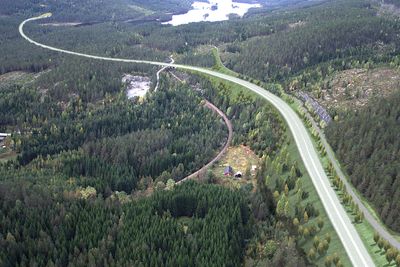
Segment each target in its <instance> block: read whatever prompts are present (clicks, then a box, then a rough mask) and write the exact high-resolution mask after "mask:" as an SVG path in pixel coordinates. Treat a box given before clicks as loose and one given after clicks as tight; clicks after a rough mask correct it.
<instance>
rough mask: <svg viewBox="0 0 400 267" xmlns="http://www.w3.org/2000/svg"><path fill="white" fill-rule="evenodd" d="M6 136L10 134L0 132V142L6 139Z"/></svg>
mask: <svg viewBox="0 0 400 267" xmlns="http://www.w3.org/2000/svg"><path fill="white" fill-rule="evenodd" d="M8 136H11V134H6V133H0V143H3V141H4V139H6V138H7V137H8Z"/></svg>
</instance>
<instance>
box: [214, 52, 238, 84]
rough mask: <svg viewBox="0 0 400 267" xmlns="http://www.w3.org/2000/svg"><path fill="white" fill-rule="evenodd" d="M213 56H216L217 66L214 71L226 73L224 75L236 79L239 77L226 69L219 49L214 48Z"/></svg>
mask: <svg viewBox="0 0 400 267" xmlns="http://www.w3.org/2000/svg"><path fill="white" fill-rule="evenodd" d="M211 52H212V54H213V56H214V60H215V65H214V67H213V70H216V71H218V72H221V73H224V74H228V75H231V76H234V77H237V76H238V74H237V73H236V72H234V71H232V70H230V69H228V68H227V67H225V65H224V64H223V63H222V60H221V57H220V56H219V52H218V48H213V49H212V50H211Z"/></svg>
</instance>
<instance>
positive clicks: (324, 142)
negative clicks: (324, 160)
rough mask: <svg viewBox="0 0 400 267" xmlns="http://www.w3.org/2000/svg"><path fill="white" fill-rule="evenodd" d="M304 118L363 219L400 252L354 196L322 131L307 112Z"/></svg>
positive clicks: (390, 237) (382, 227)
mask: <svg viewBox="0 0 400 267" xmlns="http://www.w3.org/2000/svg"><path fill="white" fill-rule="evenodd" d="M306 116H307V117H308V118H309V119H310V121H311V123H312V125H313V128H314V129H315V130H316V131H317V132H318V134H319V136H320V139H321V142H322V145H323V146H324V148H325V150H326V154H327V156H328V158H329V160H330V161H331V162H332V164H333V168H334V169H335V171H336V174H337V175H338V176H339V178H340V180H342V181H343V183H344V185H345V187H346V189H347V192H348V193H349V194H350V195H351V197H352V198H353V200H354V202H355V203H356V204H357V205H358V207H359V208H360V210H361V211H362V213H364V219H365V220H367V222H368V223H369V224H371V226H372V227H373V228H374V229H375V231H377V232H378V233H379V235H380V236H381V237H382V238H384V239H385V240H387V241H388V242H389V243H390V244H391V245H392V246H393V247H394V248H396V249H398V250H400V242H399V241H398V240H397V239H396V238H394V237H393V235H391V234H390V233H389V232H388V231H387V230H386V228H385V227H384V226H383V225H382V224H381V223H380V222H379V221H378V220H377V219H376V218H375V217H374V216H373V215H372V214H371V212H370V211H369V209H368V208H367V207H366V206H365V205H364V203H363V202H362V201H361V199H360V197H359V196H358V195H357V194H356V192H355V191H354V190H353V187H352V185H351V184H350V183H349V181H348V180H347V178H346V176H345V174H344V173H343V171H342V168H341V167H340V164H339V162H338V161H337V159H336V156H335V152H334V151H333V149H332V148H331V146H330V145H329V143H328V141H327V140H326V137H325V134H324V133H323V131H322V130H321V129H320V128H319V126H318V124H317V123H316V122H315V121H314V118H313V117H312V116H311V115H310V114H309V113H308V112H307V113H306Z"/></svg>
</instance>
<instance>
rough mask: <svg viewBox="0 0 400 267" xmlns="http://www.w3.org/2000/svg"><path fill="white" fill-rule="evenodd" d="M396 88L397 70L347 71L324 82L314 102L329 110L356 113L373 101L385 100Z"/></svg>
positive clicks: (384, 68) (398, 79) (398, 77)
mask: <svg viewBox="0 0 400 267" xmlns="http://www.w3.org/2000/svg"><path fill="white" fill-rule="evenodd" d="M399 85H400V71H399V70H396V69H392V68H388V67H381V68H375V69H371V70H367V69H349V70H345V71H340V72H337V73H335V74H333V75H332V76H331V77H329V78H327V79H325V81H324V82H323V86H322V88H321V97H320V98H317V100H318V102H319V103H320V104H321V105H322V106H324V107H326V108H328V109H329V108H336V109H357V108H360V107H363V106H365V105H366V104H367V103H368V101H370V100H371V99H373V98H374V97H385V96H388V95H389V94H390V93H391V92H393V91H394V90H395V89H396V88H399ZM315 96H316V95H315V94H314V97H315Z"/></svg>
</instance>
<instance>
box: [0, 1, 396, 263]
mask: <svg viewBox="0 0 400 267" xmlns="http://www.w3.org/2000/svg"><path fill="white" fill-rule="evenodd" d="M193 2H194V1H192V0H188V1H186V0H163V1H158V0H151V1H141V0H116V1H104V0H91V1H88V0H84V1H77V0H72V1H55V0H45V1H43V3H42V2H40V3H39V2H38V1H36V0H28V1H25V0H13V1H11V0H2V1H1V2H0V32H1V35H0V114H1V115H0V132H2V133H3V132H4V133H12V135H11V136H10V137H8V138H6V139H5V141H4V143H3V144H4V148H1V147H0V266H7V267H8V266H68V267H69V266H296V267H297V266H300V267H302V266H333V265H335V266H347V265H349V266H350V264H351V263H350V260H349V259H348V258H347V256H346V255H345V254H344V253H343V251H344V248H343V245H342V243H341V241H340V239H339V237H338V236H337V235H336V232H335V229H334V228H333V226H332V225H331V223H330V221H329V218H328V216H327V214H326V212H325V210H324V207H323V206H322V204H321V203H320V201H319V199H318V195H317V194H316V191H315V188H314V187H313V184H312V183H311V181H310V179H309V177H308V173H307V172H306V170H305V168H304V166H303V164H302V162H301V158H300V157H299V155H298V154H297V150H296V148H295V144H294V141H293V139H292V137H291V135H290V134H289V132H288V128H287V125H286V123H285V122H284V120H283V119H282V117H281V116H280V115H279V114H278V113H277V111H276V110H275V109H274V108H273V107H272V106H271V105H269V104H268V103H267V102H266V101H264V100H262V99H259V98H257V97H255V96H254V95H252V94H250V93H248V92H246V91H243V90H242V89H241V88H237V87H235V86H234V85H232V84H230V83H227V82H223V81H220V80H215V79H211V78H209V77H205V76H200V75H197V74H195V73H180V72H179V71H177V70H175V69H171V68H169V69H167V70H165V71H164V72H162V73H161V77H160V79H159V80H157V75H156V72H157V71H158V70H159V68H158V67H156V66H151V65H139V64H125V63H116V62H113V63H110V62H104V61H96V60H92V59H86V58H80V57H75V56H70V55H63V54H58V53H55V52H51V51H47V50H44V49H41V48H39V47H36V46H34V45H32V44H30V43H28V42H26V41H25V40H24V39H22V38H21V37H20V35H19V33H18V25H19V24H20V22H21V21H23V20H25V19H27V18H29V17H32V16H37V15H40V14H43V13H45V12H52V13H53V16H52V17H51V18H48V19H45V20H41V21H40V22H39V21H38V22H30V23H29V24H27V25H26V26H25V31H26V33H27V34H28V35H29V36H31V37H32V38H33V39H35V40H37V41H39V42H42V43H45V44H48V45H52V46H56V47H60V48H63V49H69V50H73V51H77V52H82V53H89V54H93V55H101V56H107V57H118V58H132V59H146V60H154V61H163V62H169V60H170V58H169V57H170V56H171V55H173V58H174V59H175V60H176V62H177V63H182V64H189V65H197V66H203V67H208V68H213V69H214V70H221V68H222V70H225V71H226V69H224V68H225V67H227V68H229V69H231V70H232V71H234V72H236V73H238V77H240V78H245V79H247V80H250V81H252V82H254V83H256V84H258V85H261V86H263V87H265V89H266V90H269V91H271V92H273V93H274V94H276V95H279V96H281V95H282V94H283V92H286V93H288V94H292V95H294V96H296V95H297V93H298V92H307V93H310V94H313V95H318V94H319V93H320V91H321V90H322V88H325V89H326V88H328V89H330V87H331V84H329V82H326V81H327V79H330V78H331V77H332V75H339V74H341V73H342V72H343V71H346V70H360V69H367V70H371V69H378V68H383V67H384V68H389V69H391V70H393V71H396V70H398V69H399V66H400V57H399V51H400V39H399V35H398V32H399V30H400V20H399V19H398V14H397V13H398V12H397V13H396V12H393V10H394V11H396V9H395V8H396V7H398V6H399V1H397V0H385V1H383V2H382V1H381V2H379V3H378V1H373V0H338V1H327V0H318V1H308V0H285V1H278V0H272V1H264V0H263V1H261V0H260V1H257V2H259V3H261V4H262V5H263V6H262V7H261V8H258V9H251V10H249V12H248V13H246V14H245V15H244V17H243V18H237V17H234V16H232V18H231V19H230V20H227V21H221V22H215V23H209V22H205V23H190V24H186V25H181V26H178V27H173V26H170V25H162V24H161V22H164V21H168V20H169V19H171V17H172V15H173V14H180V13H184V12H186V11H187V10H189V9H190V6H191V4H192V3H193ZM240 2H253V1H247V0H245V1H240ZM216 47H217V48H216ZM213 50H214V51H213ZM216 55H217V57H218V58H217V57H216ZM219 57H220V58H219ZM222 64H223V65H222ZM126 74H131V75H138V76H146V77H148V78H149V79H150V82H151V86H150V90H149V92H148V93H147V94H146V96H145V97H142V98H134V99H128V98H127V95H126V93H127V92H126V84H123V83H122V82H121V78H122V77H123V76H124V75H126ZM176 75H177V76H178V79H177V76H176ZM179 77H181V78H182V77H183V78H182V79H183V80H184V81H183V82H180V81H179ZM371 79H373V78H371ZM352 82H353V81H352V80H351V81H350V82H349V83H352ZM156 83H159V87H158V90H157V91H155V90H154V88H155V84H156ZM355 90H357V88H356V89H355ZM390 90H391V91H393V93H392V94H391V95H390V97H386V98H383V97H381V95H380V94H377V95H375V97H374V98H373V99H371V100H370V101H369V102H368V103H367V104H365V105H364V106H363V107H362V108H359V109H355V110H353V109H339V108H336V109H328V112H329V114H330V115H331V116H332V117H333V118H334V119H333V121H332V123H330V124H329V125H328V126H327V127H326V128H325V129H324V132H325V134H326V136H327V138H328V141H329V143H330V144H331V146H332V148H333V149H334V150H335V152H336V155H337V157H338V159H339V161H340V163H341V164H342V166H343V167H344V169H345V171H346V173H347V174H348V176H349V180H350V181H351V182H352V184H353V185H354V186H355V187H356V188H357V190H358V191H359V192H360V193H361V194H362V195H363V196H364V197H365V198H366V200H367V201H368V202H369V203H370V204H371V206H372V207H373V208H374V209H375V210H376V211H377V213H378V215H379V217H380V218H381V219H382V220H383V222H384V223H385V224H386V225H387V226H389V227H390V228H391V229H392V230H394V231H397V232H400V224H399V221H400V220H399V219H400V217H399V212H398V210H399V208H400V204H399V203H400V189H398V188H399V183H400V176H399V174H400V169H399V166H400V164H399V160H400V152H399V151H400V143H399V140H400V139H399V132H400V128H399V125H400V110H399V103H400V94H399V92H398V88H390ZM204 100H208V101H210V102H212V103H213V104H214V105H215V106H217V107H218V108H219V109H220V110H222V111H223V112H224V113H225V114H226V116H227V117H228V119H229V120H230V121H231V123H232V125H233V129H234V135H233V139H232V144H231V147H239V146H245V147H246V148H248V149H249V150H250V151H251V153H254V155H255V157H256V158H257V160H258V161H259V164H258V165H259V166H258V168H257V170H256V171H254V177H253V178H251V179H248V177H247V178H245V179H244V180H246V179H247V184H245V185H242V186H238V187H237V188H231V187H228V186H224V185H221V183H220V182H219V180H218V178H217V177H216V176H215V174H214V173H213V172H212V171H208V172H207V173H206V174H204V175H202V177H199V178H198V179H196V181H189V182H184V183H182V184H179V181H180V180H182V179H184V178H185V177H186V176H188V175H190V174H191V173H193V172H195V171H197V170H198V169H200V168H201V167H203V166H204V165H205V164H207V163H208V162H209V161H210V160H212V159H213V158H214V157H215V156H216V155H217V154H218V152H219V151H220V150H221V149H222V148H223V147H224V145H225V142H226V141H227V138H228V132H227V127H226V125H225V123H224V121H223V120H222V119H221V117H219V116H218V115H217V114H215V113H214V112H213V111H211V110H210V109H208V108H206V107H205V105H204ZM332 101H334V100H332ZM3 144H2V145H3ZM219 164H220V162H217V163H216V164H215V165H216V166H218V165H219ZM214 167H215V166H214ZM246 172H247V170H246ZM249 172H250V170H249ZM244 175H245V176H246V174H244ZM232 180H233V178H232ZM376 243H377V244H378V242H376ZM378 245H379V244H378ZM382 247H384V245H382ZM384 249H385V251H387V250H389V247H388V248H386V247H385V248H384ZM382 255H383V254H382ZM382 257H384V256H382ZM398 258H399V261H398V262H397V263H396V264H397V265H398V266H400V256H399V257H398ZM394 260H395V259H394ZM388 261H389V260H388ZM389 263H393V261H392V259H390V261H389Z"/></svg>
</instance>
